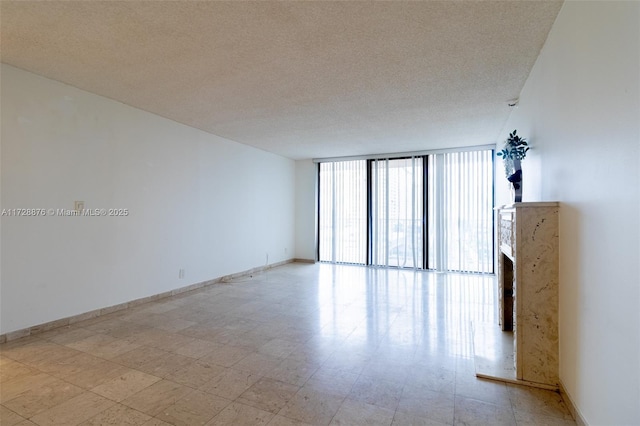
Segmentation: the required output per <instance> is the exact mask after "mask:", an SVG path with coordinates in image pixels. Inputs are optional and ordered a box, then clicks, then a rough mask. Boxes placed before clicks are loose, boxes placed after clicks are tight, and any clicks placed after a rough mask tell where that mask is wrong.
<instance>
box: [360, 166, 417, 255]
mask: <svg viewBox="0 0 640 426" xmlns="http://www.w3.org/2000/svg"><path fill="white" fill-rule="evenodd" d="M370 167H371V179H370V182H371V191H370V194H371V195H370V198H371V207H370V211H371V222H370V226H371V228H370V237H371V244H370V253H371V256H370V263H371V264H372V265H381V266H400V267H410V268H422V266H423V246H424V244H423V239H422V230H423V228H424V227H423V226H422V221H423V216H424V214H423V212H424V208H423V206H424V202H423V199H424V198H423V197H424V188H423V181H424V177H423V174H424V167H423V158H422V157H412V158H401V159H384V160H372V162H371V164H370Z"/></svg>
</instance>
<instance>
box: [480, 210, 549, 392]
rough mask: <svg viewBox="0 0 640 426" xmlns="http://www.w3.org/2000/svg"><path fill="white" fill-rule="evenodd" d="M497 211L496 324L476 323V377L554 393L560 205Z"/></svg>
mask: <svg viewBox="0 0 640 426" xmlns="http://www.w3.org/2000/svg"><path fill="white" fill-rule="evenodd" d="M496 210H497V213H498V214H497V219H498V223H497V225H498V226H497V228H498V229H497V234H498V235H497V237H498V244H499V253H498V273H497V275H498V298H499V304H498V306H499V319H500V326H499V327H497V326H495V325H486V324H484V325H481V324H474V350H475V358H476V375H477V376H478V377H484V378H490V379H497V380H502V381H506V382H513V383H519V384H525V385H529V386H535V387H543V388H550V389H558V386H559V377H558V284H559V283H558V270H559V261H558V239H559V229H558V212H559V203H557V202H536V203H514V204H512V205H509V206H503V207H500V208H497V209H496ZM511 342H512V343H511ZM510 346H512V347H510Z"/></svg>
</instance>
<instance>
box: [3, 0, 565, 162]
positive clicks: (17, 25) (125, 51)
mask: <svg viewBox="0 0 640 426" xmlns="http://www.w3.org/2000/svg"><path fill="white" fill-rule="evenodd" d="M561 6H562V2H561V1H424V2H402V1H397V2H355V1H354V2H351V1H344V2H302V1H301V2H295V1H292V2H269V1H265V2H244V1H230V2H222V1H198V2H195V1H104V2H103V1H44V2H43V1H6V0H5V1H2V2H1V4H0V7H1V10H0V19H1V21H0V31H1V40H2V45H1V52H0V54H1V58H2V62H5V63H7V64H10V65H14V66H16V67H19V68H22V69H25V70H28V71H31V72H34V73H36V74H40V75H42V76H45V77H48V78H52V79H54V80H58V81H61V82H64V83H67V84H70V85H73V86H76V87H79V88H81V89H84V90H87V91H89V92H93V93H96V94H99V95H103V96H106V97H109V98H111V99H115V100H118V101H120V102H123V103H125V104H128V105H131V106H134V107H137V108H140V109H143V110H146V111H149V112H152V113H155V114H158V115H161V116H163V117H167V118H170V119H172V120H175V121H178V122H180V123H184V124H187V125H190V126H193V127H196V128H198V129H202V130H204V131H207V132H210V133H213V134H216V135H219V136H223V137H225V138H228V139H231V140H234V141H237V142H240V143H243V144H247V145H252V146H255V147H257V148H260V149H264V150H266V151H270V152H274V153H276V154H280V155H283V156H286V157H290V158H294V159H302V158H315V157H333V156H344V155H362V154H375V153H385V152H404V151H417V150H427V149H437V148H447V147H457V146H469V145H481V144H489V143H495V142H496V138H497V136H498V134H499V132H500V130H501V129H502V126H503V125H504V123H505V121H506V119H507V117H508V115H509V107H508V106H507V101H508V100H510V99H513V98H516V97H518V95H519V93H520V90H521V89H522V86H523V85H524V82H525V80H526V78H527V76H528V75H529V72H530V70H531V67H532V66H533V64H534V62H535V60H536V58H537V56H538V54H539V52H540V49H541V48H542V45H543V44H544V41H545V40H546V37H547V34H548V32H549V30H550V28H551V26H552V24H553V22H554V20H555V17H556V15H557V14H558V11H559V10H560V7H561Z"/></svg>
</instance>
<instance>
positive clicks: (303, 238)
mask: <svg viewBox="0 0 640 426" xmlns="http://www.w3.org/2000/svg"><path fill="white" fill-rule="evenodd" d="M317 174H318V170H317V165H316V164H315V163H313V161H311V160H299V161H296V258H297V259H306V260H315V257H316V230H317V224H316V217H317V214H316V202H317V196H318V194H317V192H316V188H317V185H316V179H317Z"/></svg>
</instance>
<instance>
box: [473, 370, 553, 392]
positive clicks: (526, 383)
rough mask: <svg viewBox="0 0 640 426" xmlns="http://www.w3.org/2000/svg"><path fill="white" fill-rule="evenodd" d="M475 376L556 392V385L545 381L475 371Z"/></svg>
mask: <svg viewBox="0 0 640 426" xmlns="http://www.w3.org/2000/svg"><path fill="white" fill-rule="evenodd" d="M476 377H477V378H479V379H485V380H493V381H496V382H503V383H510V384H512V385H520V386H529V387H530V388H538V389H545V390H550V391H554V392H558V390H559V389H558V386H556V385H549V384H546V383H537V382H530V381H528V380H521V379H510V378H508V377H500V376H492V375H490V374H484V373H477V372H476Z"/></svg>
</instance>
